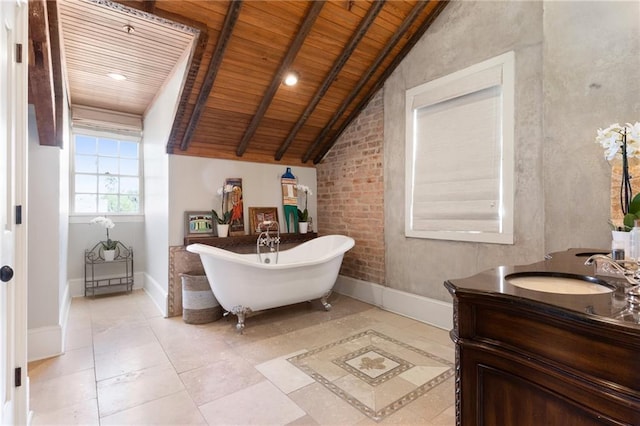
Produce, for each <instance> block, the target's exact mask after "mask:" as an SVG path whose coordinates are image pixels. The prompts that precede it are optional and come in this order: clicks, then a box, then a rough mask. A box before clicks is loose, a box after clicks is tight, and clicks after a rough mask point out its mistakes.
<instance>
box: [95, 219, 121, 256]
mask: <svg viewBox="0 0 640 426" xmlns="http://www.w3.org/2000/svg"><path fill="white" fill-rule="evenodd" d="M90 223H91V224H96V223H97V224H98V225H102V226H103V227H104V228H105V229H106V230H107V241H101V242H100V243H101V244H102V249H103V250H115V249H116V246H117V245H118V242H117V241H114V240H112V239H111V238H109V229H112V228H113V227H115V226H116V224H115V223H113V221H112V220H111V219H109V218H108V217H105V216H97V217H94V218H93V219H91V221H90Z"/></svg>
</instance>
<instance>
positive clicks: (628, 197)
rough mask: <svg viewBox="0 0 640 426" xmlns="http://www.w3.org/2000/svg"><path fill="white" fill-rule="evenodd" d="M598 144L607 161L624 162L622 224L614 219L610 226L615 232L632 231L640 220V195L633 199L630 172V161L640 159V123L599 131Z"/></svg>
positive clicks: (621, 203) (621, 200)
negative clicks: (616, 160)
mask: <svg viewBox="0 0 640 426" xmlns="http://www.w3.org/2000/svg"><path fill="white" fill-rule="evenodd" d="M596 142H597V143H599V144H600V146H602V148H604V158H605V159H606V160H607V161H613V160H614V159H619V160H621V162H622V171H621V179H620V191H619V202H620V212H621V214H622V223H619V222H618V223H616V222H615V221H614V220H613V219H612V220H611V221H610V224H611V226H612V228H613V230H614V231H630V230H631V228H633V225H634V221H635V220H636V219H640V197H639V195H640V194H636V196H635V197H633V189H632V187H631V179H632V176H631V174H630V172H629V159H631V158H640V122H636V123H634V124H631V123H626V124H625V125H624V126H621V125H620V124H618V123H614V124H612V125H610V126H609V127H607V128H605V129H598V132H597V136H596Z"/></svg>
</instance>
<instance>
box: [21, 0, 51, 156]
mask: <svg viewBox="0 0 640 426" xmlns="http://www.w3.org/2000/svg"><path fill="white" fill-rule="evenodd" d="M28 61H29V93H30V97H31V99H30V103H32V104H33V106H34V108H35V113H36V122H37V126H38V137H39V139H40V145H48V146H57V142H56V111H55V91H54V87H53V70H52V67H51V44H50V41H49V23H48V18H47V2H46V1H45V0H37V1H36V0H32V1H30V2H29V59H28Z"/></svg>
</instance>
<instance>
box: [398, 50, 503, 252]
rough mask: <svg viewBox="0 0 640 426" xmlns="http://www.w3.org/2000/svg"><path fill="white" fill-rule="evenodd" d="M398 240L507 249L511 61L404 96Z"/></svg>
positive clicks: (500, 58) (494, 62)
mask: <svg viewBox="0 0 640 426" xmlns="http://www.w3.org/2000/svg"><path fill="white" fill-rule="evenodd" d="M406 120H407V121H406V123H407V124H406V126H407V127H406V159H407V160H406V161H407V164H406V188H405V195H406V196H405V200H406V201H405V202H406V206H405V207H406V209H405V212H406V213H405V215H406V216H405V234H406V235H407V236H408V237H417V238H433V239H443V240H457V241H477V242H487V243H501V244H513V198H514V195H513V193H514V184H513V179H514V142H513V122H514V53H513V52H508V53H506V54H503V55H500V56H498V57H495V58H492V59H490V60H487V61H484V62H482V63H479V64H476V65H474V66H471V67H469V68H466V69H464V70H461V71H458V72H455V73H453V74H450V75H448V76H445V77H442V78H439V79H437V80H434V81H431V82H428V83H425V84H422V85H420V86H417V87H414V88H412V89H409V90H407V92H406Z"/></svg>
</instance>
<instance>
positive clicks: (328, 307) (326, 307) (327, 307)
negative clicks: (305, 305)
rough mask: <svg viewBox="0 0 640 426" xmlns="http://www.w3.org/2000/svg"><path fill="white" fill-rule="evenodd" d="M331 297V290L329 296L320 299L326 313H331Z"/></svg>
mask: <svg viewBox="0 0 640 426" xmlns="http://www.w3.org/2000/svg"><path fill="white" fill-rule="evenodd" d="M329 296H331V290H329V291H328V292H327V294H325V295H324V296H322V297H321V298H320V303H322V306H324V310H325V311H330V310H331V307H332V306H331V303H329V302H328V301H327V300H328V299H329Z"/></svg>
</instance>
